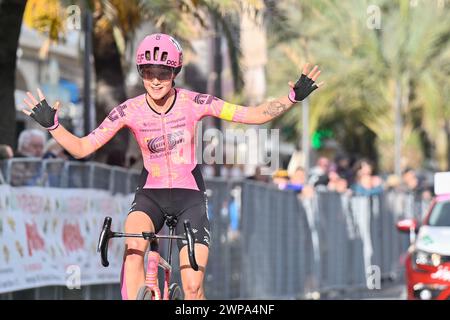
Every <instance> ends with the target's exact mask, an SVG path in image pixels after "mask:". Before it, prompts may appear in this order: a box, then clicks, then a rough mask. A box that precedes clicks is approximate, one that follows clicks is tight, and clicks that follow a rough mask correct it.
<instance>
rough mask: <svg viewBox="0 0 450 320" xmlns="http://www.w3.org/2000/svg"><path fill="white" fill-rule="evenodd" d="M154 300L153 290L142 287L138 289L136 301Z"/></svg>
mask: <svg viewBox="0 0 450 320" xmlns="http://www.w3.org/2000/svg"><path fill="white" fill-rule="evenodd" d="M154 299H155V295H154V293H153V290H151V289H150V288H149V287H147V286H142V287H141V288H140V289H139V291H138V294H137V296H136V300H154Z"/></svg>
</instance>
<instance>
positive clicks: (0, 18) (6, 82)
mask: <svg viewBox="0 0 450 320" xmlns="http://www.w3.org/2000/svg"><path fill="white" fill-rule="evenodd" d="M25 4H26V1H20V0H15V1H14V0H8V1H0V30H1V32H0V43H1V44H2V45H1V49H0V70H1V72H0V105H1V106H2V116H1V117H0V144H8V145H10V146H12V147H13V148H14V147H15V146H16V140H17V139H16V107H15V101H14V89H15V75H16V57H17V47H18V44H19V35H20V27H21V25H22V16H23V12H24V10H25Z"/></svg>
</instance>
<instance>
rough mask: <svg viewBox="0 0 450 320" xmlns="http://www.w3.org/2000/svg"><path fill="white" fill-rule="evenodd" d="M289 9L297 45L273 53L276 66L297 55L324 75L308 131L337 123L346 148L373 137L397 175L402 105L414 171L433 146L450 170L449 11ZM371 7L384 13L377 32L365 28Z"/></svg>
mask: <svg viewBox="0 0 450 320" xmlns="http://www.w3.org/2000/svg"><path fill="white" fill-rule="evenodd" d="M284 4H285V5H286V6H287V7H288V8H289V11H288V12H289V13H290V14H292V16H290V18H291V20H290V23H291V29H293V30H298V32H297V41H296V42H295V44H293V45H291V44H292V41H291V43H290V46H287V45H286V44H281V45H278V46H276V47H275V50H274V54H275V53H278V56H279V57H280V58H278V61H277V62H276V63H277V65H281V60H282V59H286V57H287V58H288V59H290V60H291V61H293V62H294V61H295V59H296V58H297V56H296V55H295V54H294V52H300V53H301V54H302V55H303V58H302V60H303V61H304V60H306V59H308V60H311V61H315V62H316V61H317V63H319V64H320V65H321V66H322V68H323V69H324V70H326V73H325V74H324V79H325V81H326V86H325V87H324V88H323V89H321V93H320V94H319V95H315V96H313V97H312V101H311V103H312V112H311V118H310V127H311V131H314V130H315V129H316V128H317V127H319V126H321V125H323V124H328V125H333V126H334V128H335V131H336V132H337V135H338V136H339V135H341V141H343V142H344V143H343V144H344V145H345V141H346V140H351V141H355V140H358V139H355V138H354V137H355V136H361V135H365V134H367V133H369V132H371V133H373V134H374V135H375V136H376V144H372V145H374V146H376V147H377V151H378V154H379V156H380V160H381V163H380V164H381V166H382V167H383V168H384V169H385V170H392V169H393V157H392V156H393V154H394V153H393V152H392V151H393V148H392V145H393V142H394V124H395V119H396V118H395V106H396V105H398V106H399V109H400V111H401V115H402V120H403V124H404V125H403V130H402V143H403V148H402V152H403V156H404V157H403V158H404V159H408V160H412V159H413V157H416V159H415V161H416V163H409V164H410V165H413V164H416V165H417V164H418V163H421V161H422V157H423V156H424V155H426V152H427V150H426V148H425V147H426V145H427V143H429V144H431V146H432V147H433V148H432V150H436V153H435V155H436V157H437V158H438V160H439V162H440V164H441V168H445V166H446V165H447V157H448V156H447V154H448V151H447V149H446V146H447V145H448V142H447V140H448V139H447V137H444V135H445V134H444V133H445V130H446V128H448V127H449V125H448V123H447V121H445V120H443V119H448V102H447V101H446V100H444V98H443V96H442V93H446V94H447V93H448V86H449V81H448V79H449V78H448V76H449V62H450V57H449V41H448V39H449V32H450V19H449V14H450V10H449V9H448V8H438V7H437V6H436V5H431V4H427V5H420V3H419V6H418V7H412V6H411V5H410V1H406V0H399V1H397V2H395V3H394V2H392V1H384V0H379V1H361V0H354V1H343V2H342V1H341V2H338V1H322V0H318V1H311V2H303V3H302V4H301V5H300V6H299V5H298V3H297V6H295V5H294V3H293V2H289V1H287V2H284ZM369 5H376V6H377V7H378V8H379V9H380V13H381V28H380V29H377V28H369V27H368V20H369V18H370V17H369V16H368V14H367V8H368V7H369ZM293 8H297V10H298V12H296V11H295V9H293ZM296 13H297V14H296ZM436 20H438V21H439V23H436ZM295 62H298V61H295ZM291 66H292V65H291ZM286 68H288V67H286ZM291 68H292V67H291ZM284 72H286V71H284ZM280 78H281V75H280ZM284 79H285V76H284ZM274 87H275V86H272V90H274ZM446 88H447V90H446ZM275 90H276V89H275ZM343 115H345V117H343ZM445 116H447V118H445ZM283 120H285V119H283ZM319 123H320V125H319ZM297 129H299V128H298V126H297ZM372 136H373V135H372ZM438 136H442V137H441V138H440V139H437V137H438ZM349 137H350V139H349ZM352 137H353V138H352ZM370 141H371V140H368V141H367V142H366V145H370V144H371V143H370ZM442 142H444V143H442ZM417 155H419V156H417Z"/></svg>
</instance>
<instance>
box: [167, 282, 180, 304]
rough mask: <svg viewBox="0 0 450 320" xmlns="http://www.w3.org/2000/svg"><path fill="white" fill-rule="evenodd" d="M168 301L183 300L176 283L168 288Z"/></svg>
mask: <svg viewBox="0 0 450 320" xmlns="http://www.w3.org/2000/svg"><path fill="white" fill-rule="evenodd" d="M169 300H183V296H182V294H181V289H180V286H179V285H178V284H177V283H172V284H171V285H170V287H169Z"/></svg>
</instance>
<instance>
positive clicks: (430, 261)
mask: <svg viewBox="0 0 450 320" xmlns="http://www.w3.org/2000/svg"><path fill="white" fill-rule="evenodd" d="M413 262H414V263H415V264H416V265H425V266H432V267H437V266H439V265H440V264H441V256H440V255H439V254H437V253H430V252H426V251H421V250H417V251H415V252H414V255H413Z"/></svg>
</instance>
